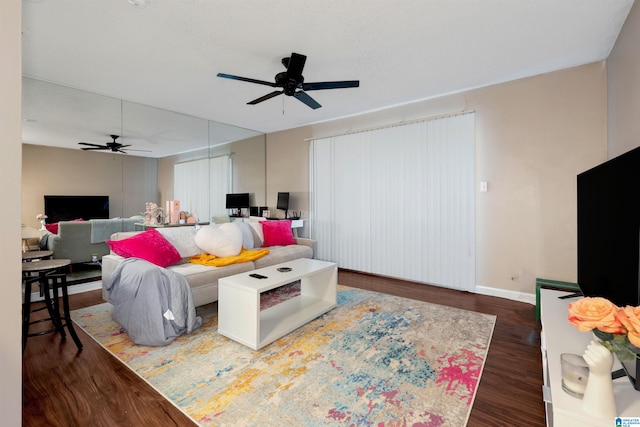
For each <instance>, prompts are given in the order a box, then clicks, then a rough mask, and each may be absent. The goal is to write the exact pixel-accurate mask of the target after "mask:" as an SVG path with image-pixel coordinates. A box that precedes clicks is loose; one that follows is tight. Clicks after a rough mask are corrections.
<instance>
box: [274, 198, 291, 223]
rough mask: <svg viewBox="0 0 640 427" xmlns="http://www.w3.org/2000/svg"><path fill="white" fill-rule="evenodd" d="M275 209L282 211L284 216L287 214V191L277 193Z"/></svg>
mask: <svg viewBox="0 0 640 427" xmlns="http://www.w3.org/2000/svg"><path fill="white" fill-rule="evenodd" d="M276 209H280V210H282V211H284V217H285V218H287V217H288V216H289V193H278V202H277V204H276Z"/></svg>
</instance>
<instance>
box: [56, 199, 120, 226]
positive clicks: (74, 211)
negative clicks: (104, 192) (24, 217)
mask: <svg viewBox="0 0 640 427" xmlns="http://www.w3.org/2000/svg"><path fill="white" fill-rule="evenodd" d="M44 214H45V215H46V216H47V222H48V223H50V224H53V223H56V222H59V221H71V220H74V219H84V220H90V219H107V218H109V196H48V195H45V196H44Z"/></svg>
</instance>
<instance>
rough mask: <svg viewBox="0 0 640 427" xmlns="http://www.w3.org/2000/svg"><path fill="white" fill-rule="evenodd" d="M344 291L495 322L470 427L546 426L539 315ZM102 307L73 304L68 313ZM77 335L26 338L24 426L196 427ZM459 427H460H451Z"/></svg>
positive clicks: (464, 299)
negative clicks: (76, 341) (465, 313)
mask: <svg viewBox="0 0 640 427" xmlns="http://www.w3.org/2000/svg"><path fill="white" fill-rule="evenodd" d="M338 282H339V283H340V284H343V285H347V286H353V287H358V288H362V289H368V290H372V291H376V292H383V293H387V294H392V295H398V296H402V297H407V298H413V299H416V300H421V301H428V302H432V303H436V304H443V305H448V306H451V307H458V308H463V309H466V310H473V311H477V312H481V313H488V314H494V315H497V322H496V326H495V330H494V333H493V339H492V341H491V346H490V349H489V355H488V357H487V360H486V362H485V367H484V371H483V374H482V379H481V381H480V386H479V388H478V391H477V394H476V399H475V402H474V405H473V409H472V411H471V416H470V418H469V422H468V426H470V427H474V426H482V427H485V426H491V427H499V426H509V427H513V426H527V427H537V426H544V425H545V419H544V406H543V403H542V391H541V390H542V362H541V356H540V327H539V325H538V324H537V323H536V321H535V307H534V306H532V305H529V304H525V303H518V302H514V301H510V300H506V299H502V298H496V297H490V296H484V295H477V294H472V293H468V292H460V291H454V290H450V289H443V288H438V287H433V286H426V285H422V284H415V283H411V282H406V281H401V280H395V279H389V278H381V277H376V276H371V275H366V274H360V273H355V272H349V271H340V273H339V278H338ZM101 302H102V298H101V293H100V291H91V292H85V293H82V294H77V295H72V296H71V297H70V303H71V309H72V310H73V309H77V308H81V307H87V306H91V305H95V304H98V303H101ZM76 330H78V334H79V335H80V339H81V340H82V343H83V344H84V350H83V351H82V352H81V353H79V354H76V347H75V345H74V343H73V341H72V340H71V339H70V338H69V339H67V341H66V342H62V341H61V340H60V338H59V336H57V335H55V334H49V335H44V336H41V337H34V338H29V341H28V344H27V349H26V351H25V354H24V359H23V364H22V378H23V380H22V383H23V392H22V393H23V403H22V417H23V423H22V425H23V426H38V427H40V426H65V427H71V426H191V425H194V424H193V422H192V421H191V420H190V419H189V418H188V417H186V416H185V415H184V414H183V413H182V412H181V411H179V410H178V409H176V408H175V407H174V406H173V405H172V404H171V403H170V402H168V401H167V400H166V399H164V398H163V397H162V396H161V395H160V394H158V393H157V392H155V391H154V390H153V389H152V388H151V387H150V386H149V385H147V383H145V382H144V381H143V380H141V379H140V378H139V377H138V376H137V375H136V374H134V373H132V372H131V371H130V370H129V369H128V368H126V367H125V366H124V365H123V364H122V363H120V362H119V361H118V360H117V359H116V358H115V357H113V356H111V354H110V353H108V352H107V351H106V350H104V349H103V348H102V347H100V346H99V345H98V344H96V343H95V342H94V341H93V340H92V339H91V338H89V336H88V335H86V334H85V333H84V332H83V331H81V330H79V329H76ZM454 427H458V426H454Z"/></svg>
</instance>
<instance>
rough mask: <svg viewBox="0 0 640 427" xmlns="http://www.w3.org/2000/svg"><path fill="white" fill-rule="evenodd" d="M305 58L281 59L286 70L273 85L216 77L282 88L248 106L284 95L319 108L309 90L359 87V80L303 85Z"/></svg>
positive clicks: (302, 56) (292, 56)
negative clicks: (308, 92)
mask: <svg viewBox="0 0 640 427" xmlns="http://www.w3.org/2000/svg"><path fill="white" fill-rule="evenodd" d="M306 60H307V57H306V56H305V55H301V54H299V53H292V54H291V56H290V57H287V58H282V65H284V67H285V68H286V69H287V71H283V72H281V73H278V74H276V77H275V83H272V82H267V81H264V80H256V79H250V78H248V77H240V76H233V75H231V74H224V73H218V77H222V78H225V79H232V80H240V81H243V82H249V83H257V84H261V85H265V86H271V87H277V88H282V90H276V91H273V92H271V93H268V94H266V95H264V96H261V97H260V98H257V99H254V100H253V101H250V102H247V104H248V105H255V104H258V103H260V102H262V101H266V100H267V99H271V98H273V97H275V96H278V95H280V94H282V93H284V94H285V95H287V96H293V97H295V98H296V99H298V100H299V101H301V102H303V103H304V104H306V105H308V106H309V107H311V108H313V109H314V110H315V109H316V108H320V107H321V105H320V104H319V103H318V102H317V101H316V100H315V99H313V98H312V97H310V96H309V95H308V94H307V93H306V92H307V91H310V90H322V89H344V88H350V87H358V86H360V81H359V80H344V81H337V82H316V83H305V82H304V77H303V76H302V69H303V68H304V63H305V62H306Z"/></svg>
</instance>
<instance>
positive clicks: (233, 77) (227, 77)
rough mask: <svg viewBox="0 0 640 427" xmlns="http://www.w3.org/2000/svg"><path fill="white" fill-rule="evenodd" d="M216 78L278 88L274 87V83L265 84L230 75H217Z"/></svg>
mask: <svg viewBox="0 0 640 427" xmlns="http://www.w3.org/2000/svg"><path fill="white" fill-rule="evenodd" d="M218 77H222V78H223V79H231V80H240V81H241V82H248V83H257V84H259V85H266V86H271V87H278V86H276V84H275V83H271V82H266V81H264V80H256V79H250V78H248V77H240V76H234V75H231V74H224V73H218Z"/></svg>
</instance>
